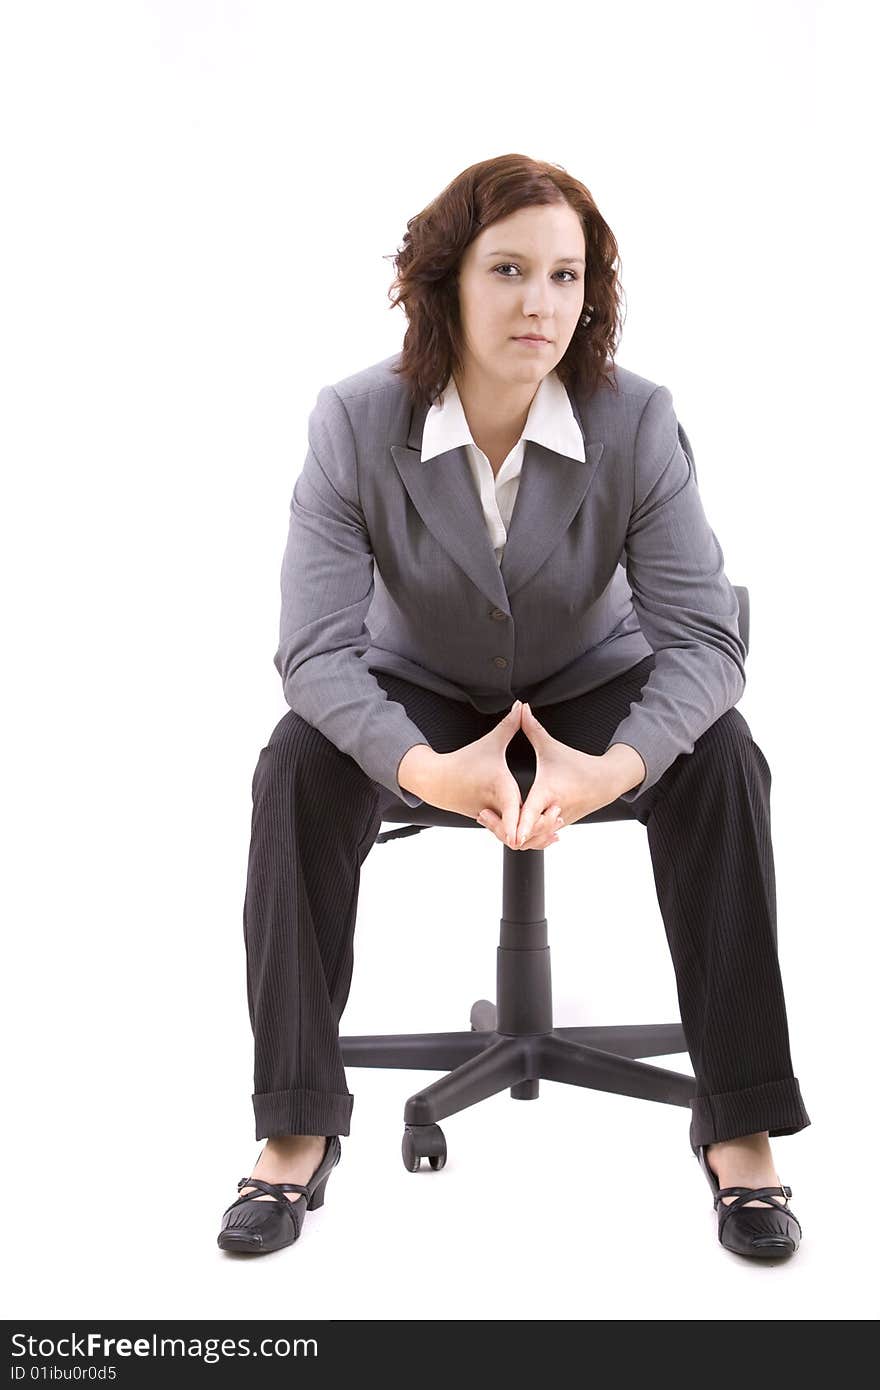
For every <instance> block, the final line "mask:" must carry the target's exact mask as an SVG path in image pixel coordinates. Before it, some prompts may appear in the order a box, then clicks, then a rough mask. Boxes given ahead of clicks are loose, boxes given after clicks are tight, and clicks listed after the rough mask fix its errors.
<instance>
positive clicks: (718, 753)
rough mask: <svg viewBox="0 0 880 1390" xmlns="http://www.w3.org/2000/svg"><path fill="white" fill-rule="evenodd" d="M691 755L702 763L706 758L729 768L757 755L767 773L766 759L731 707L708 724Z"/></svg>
mask: <svg viewBox="0 0 880 1390" xmlns="http://www.w3.org/2000/svg"><path fill="white" fill-rule="evenodd" d="M694 753H695V754H699V755H700V757H701V759H703V760H705V759H707V758H708V759H709V760H710V761H711V762H713V763H715V764H718V765H720V766H730V767H736V766H738V765H741V764H742V763H743V762H748V761H751V760H753V759H754V758H755V756H756V755H757V757H758V760H759V761H760V762H761V763H763V765H764V766H765V767H766V768H767V771H768V774H769V767H768V766H767V759H766V758H765V757H764V754H763V752H762V751H761V749H760V748H759V747H758V745H757V743H755V740H754V739H753V738H752V731H751V729H750V728H749V726H748V723H747V722H746V720H745V719H744V718H743V716H742V715H741V714H740V712H739V710H738V709H735V708H731V709H728V710H725V712H724V714H722V715H720V717H719V718H718V719H716V720H715V722H714V724H710V725H709V728H708V729H706V731H705V733H703V734H701V736H700V737H699V738H698V739H697V741H696V743H695V744H694Z"/></svg>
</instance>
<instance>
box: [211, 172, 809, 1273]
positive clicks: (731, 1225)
mask: <svg viewBox="0 0 880 1390" xmlns="http://www.w3.org/2000/svg"><path fill="white" fill-rule="evenodd" d="M616 262H617V245H616V242H615V240H614V237H613V236H612V233H611V231H610V229H609V228H608V226H607V224H606V223H605V222H604V220H603V219H602V217H601V216H600V215H599V212H598V210H597V209H596V206H595V203H594V201H593V199H592V197H591V196H590V194H589V192H588V190H587V189H586V188H585V187H584V186H583V185H582V184H580V183H578V182H577V180H575V179H573V178H571V177H570V176H569V175H568V174H567V173H566V172H565V171H564V170H562V169H560V168H559V167H558V166H555V165H551V164H546V163H541V162H538V161H534V160H531V159H528V158H525V157H522V156H519V155H509V156H505V157H502V158H498V159H493V160H487V161H485V162H483V163H480V164H476V165H474V166H472V167H471V168H469V169H466V170H465V171H464V172H463V173H462V174H461V175H459V177H458V178H456V179H455V180H454V181H453V182H452V183H451V184H450V185H449V187H447V188H446V189H445V190H444V191H443V192H442V193H441V194H440V195H439V196H438V197H437V198H436V199H435V200H434V201H433V202H432V203H431V204H430V205H429V206H428V207H427V208H425V209H424V211H423V212H422V213H420V214H419V215H418V216H417V217H415V218H413V219H412V220H411V221H410V222H409V224H408V231H407V235H406V237H405V239H404V247H403V249H402V251H401V252H400V254H399V255H398V257H397V260H396V268H397V279H396V281H395V289H396V290H397V296H396V299H395V300H394V302H395V303H402V304H403V305H404V308H405V311H406V313H407V318H408V329H407V333H406V336H405V340H404V346H403V350H402V352H401V353H399V354H397V355H395V357H394V358H392V359H388V360H386V361H384V362H380V363H377V364H375V365H374V366H372V367H369V368H367V369H366V370H365V371H363V372H359V373H357V374H356V375H355V376H353V377H350V378H348V379H346V380H344V381H341V382H337V383H336V384H335V386H333V387H324V388H323V389H322V391H321V392H320V393H319V396H318V403H317V405H316V407H315V409H314V410H313V412H312V415H311V417H310V421H309V450H308V454H307V457H306V462H305V465H304V468H303V471H302V473H301V475H300V477H299V478H298V479H297V482H296V486H295V488H294V494H293V500H292V503H291V518H290V534H289V538H288V544H287V548H286V550H285V555H284V562H283V567H282V615H281V641H280V645H279V648H278V651H277V653H276V656H275V663H276V666H277V668H278V670H279V673H280V675H281V676H282V680H283V683H284V692H285V698H286V700H287V703H288V704H289V705H290V710H289V712H288V713H287V714H286V715H285V716H284V718H283V719H282V720H281V721H280V723H279V724H278V725H277V726H276V728H275V730H274V731H273V733H272V735H271V737H270V739H269V742H268V744H267V746H266V747H264V748H263V749H262V750H261V752H260V757H259V760H258V763H257V767H256V771H255V774H254V781H253V789H252V790H253V808H254V809H253V823H252V837H251V846H250V854H249V860H248V878H247V889H246V895H245V906H244V932H245V944H246V952H247V966H248V977H247V982H248V1005H249V1010H250V1016H251V1023H252V1026H253V1030H254V1039H255V1058H256V1060H255V1070H254V1087H255V1089H254V1095H253V1103H254V1111H255V1118H256V1134H257V1138H258V1139H259V1138H263V1137H265V1138H266V1139H267V1143H266V1146H265V1148H264V1149H263V1150H262V1152H261V1153H260V1155H259V1158H258V1160H257V1163H256V1166H255V1168H254V1170H253V1173H252V1174H251V1176H250V1177H249V1178H242V1179H241V1181H240V1183H239V1193H240V1195H239V1197H238V1199H237V1200H236V1201H234V1202H233V1203H232V1204H231V1205H230V1206H229V1207H228V1208H227V1210H226V1212H225V1213H224V1216H223V1225H222V1229H221V1232H220V1234H219V1236H218V1243H219V1244H220V1246H221V1248H223V1249H227V1250H241V1251H250V1252H254V1253H264V1252H266V1251H268V1250H273V1249H277V1248H279V1247H280V1246H282V1245H287V1244H290V1243H291V1242H292V1241H294V1240H296V1239H297V1237H298V1236H299V1233H300V1230H301V1228H302V1223H303V1219H304V1213H305V1210H306V1209H312V1208H314V1207H316V1206H319V1205H320V1204H321V1203H322V1202H323V1198H324V1191H325V1188H326V1184H327V1180H328V1177H329V1174H330V1172H331V1171H332V1168H333V1167H334V1165H335V1164H336V1163H337V1162H338V1161H339V1157H340V1154H341V1146H340V1139H339V1136H340V1135H344V1134H348V1133H349V1132H350V1119H351V1110H352V1103H353V1096H352V1095H351V1093H350V1092H349V1091H348V1087H347V1082H346V1074H345V1070H344V1067H343V1064H342V1058H341V1053H340V1048H339V1042H338V1037H339V1033H338V1029H339V1021H340V1018H341V1015H342V1012H343V1009H344V1007H345V1003H346V1000H347V997H348V992H349V987H350V982H351V973H352V961H353V949H352V941H353V934H354V927H355V916H356V908H357V892H358V886H359V876H360V867H361V865H362V864H363V862H364V859H365V858H366V855H367V854H368V853H369V851H370V848H371V847H372V844H373V842H374V840H375V837H376V834H377V833H378V829H379V826H380V824H381V819H382V809H383V806H385V805H387V804H389V798H391V799H397V800H403V801H405V802H406V803H407V804H409V805H412V806H415V805H418V804H419V802H420V801H422V800H425V801H428V802H429V803H431V804H433V805H436V806H439V807H443V808H446V809H449V810H453V811H456V812H458V813H459V814H464V815H468V816H472V817H474V818H475V819H478V820H479V821H480V823H481V824H483V825H485V826H486V827H487V828H488V829H489V831H490V832H491V833H493V834H495V835H496V836H497V837H498V838H499V839H500V840H502V842H503V843H505V844H507V845H509V846H510V847H511V848H515V849H519V850H522V851H529V850H537V849H541V850H543V849H545V848H547V847H548V846H549V845H551V844H553V843H555V842H556V840H557V838H558V831H559V829H560V828H561V827H562V826H563V825H567V824H571V823H572V822H574V821H577V820H579V819H580V818H581V817H582V816H585V815H588V814H590V813H591V812H592V811H594V810H596V809H598V808H599V807H600V806H604V805H607V804H609V803H610V802H611V801H614V800H615V799H616V798H617V797H622V798H623V799H624V800H626V801H627V802H629V803H630V804H631V805H632V807H633V812H634V814H635V815H636V816H637V818H638V819H639V820H640V821H641V822H642V824H643V825H645V826H646V829H647V833H648V842H649V847H650V851H651V858H652V864H653V868H654V875H655V880H656V884H657V893H658V900H659V903H660V908H661V912H662V915H663V921H664V925H665V928H666V934H667V938H668V940H669V945H670V950H671V953H672V958H673V964H674V967H675V972H676V980H677V986H678V996H679V1001H680V1005H681V1021H682V1026H683V1029H684V1033H685V1038H686V1041H687V1046H688V1051H689V1053H690V1057H691V1061H692V1063H693V1067H694V1074H695V1077H696V1081H697V1086H696V1093H695V1096H694V1098H693V1100H692V1102H691V1111H692V1117H691V1129H690V1140H691V1147H692V1149H693V1152H694V1153H695V1154H696V1156H697V1158H698V1160H699V1162H700V1164H701V1166H702V1168H703V1171H704V1173H705V1175H706V1178H707V1179H708V1181H709V1183H710V1186H711V1187H712V1191H713V1198H714V1203H715V1207H716V1210H717V1211H718V1235H719V1239H720V1240H721V1242H722V1244H724V1245H725V1246H726V1247H727V1248H728V1249H730V1250H734V1251H737V1252H738V1253H741V1254H746V1255H750V1256H767V1255H780V1254H792V1253H794V1251H795V1250H796V1249H797V1248H798V1244H799V1241H800V1234H801V1232H800V1226H799V1223H798V1221H797V1218H796V1217H795V1215H794V1213H793V1212H792V1211H791V1209H790V1208H789V1207H788V1205H787V1197H788V1196H789V1195H790V1189H789V1188H785V1189H783V1188H782V1187H781V1185H780V1183H779V1178H778V1175H777V1173H776V1169H775V1165H774V1161H773V1157H772V1154H771V1150H770V1144H769V1139H770V1137H771V1136H775V1135H779V1134H794V1133H796V1132H797V1131H798V1130H801V1129H803V1128H805V1126H807V1125H808V1124H809V1123H810V1120H809V1117H808V1115H807V1113H806V1110H805V1108H804V1104H803V1101H802V1099H801V1095H800V1087H799V1083H798V1080H797V1078H796V1077H795V1076H793V1074H792V1064H791V1056H790V1052H789V1039H788V1027H787V1021H786V1014H785V1003H784V998H783V990H782V982H781V978H780V973H779V963H778V959H777V953H776V922H775V912H776V905H775V882H774V871H773V856H772V848H771V843H770V811H769V792H770V770H769V767H768V765H767V762H766V760H765V758H764V755H763V753H762V752H761V750H760V749H759V748H758V746H757V744H755V742H754V741H753V739H752V737H751V734H750V731H749V728H748V725H747V724H746V722H745V720H744V719H743V718H742V716H741V715H740V714H739V712H738V711H737V710H736V709H734V708H733V706H734V705H735V704H736V701H737V700H738V699H739V698H740V695H741V694H742V691H743V688H744V684H745V673H744V669H743V667H744V661H745V646H744V644H743V642H742V639H741V637H740V634H739V628H738V623H737V617H738V602H737V598H736V593H735V591H734V589H733V588H732V586H731V585H730V583H729V581H728V580H727V577H726V576H725V574H724V569H723V555H722V552H721V547H720V546H719V544H718V541H717V539H716V537H715V535H714V533H713V532H712V530H711V528H710V527H709V524H708V522H707V520H706V517H705V515H704V513H703V510H702V506H701V503H700V499H699V494H698V492H697V488H696V480H695V477H694V474H693V469H692V467H691V464H690V459H689V457H688V453H687V451H686V450H685V449H684V447H683V442H684V441H685V440H686V436H684V432H683V431H682V430H681V427H680V426H679V425H678V422H677V420H676V417H675V413H674V410H673V408H672V397H671V394H670V392H669V391H668V390H667V388H665V387H663V386H657V385H655V383H653V382H651V381H649V380H647V379H646V378H643V377H639V376H637V375H636V374H635V373H633V372H629V371H626V370H624V369H622V368H618V367H616V366H615V365H614V362H613V354H614V350H615V348H616V344H617V338H618V331H619V322H620V321H619V302H618V299H619V282H618V277H617V270H616ZM514 503H516V506H514ZM624 567H625V568H624ZM368 616H369V618H370V623H369V625H367V617H368ZM499 716H501V717H500V718H499ZM514 738H517V739H523V738H525V739H527V740H528V741H529V742H530V743H531V744H532V745H533V747H534V748H535V750H536V753H537V771H536V775H535V779H534V783H533V785H532V787H531V789H530V792H529V795H528V797H527V798H526V801H525V803H524V804H523V805H522V806H521V805H520V798H519V791H518V786H517V783H516V781H515V779H514V778H513V776H512V774H511V772H510V770H509V768H508V765H507V762H506V758H505V749H506V748H507V746H508V744H509V743H510V742H511V740H512V739H514ZM780 1199H782V1200H780Z"/></svg>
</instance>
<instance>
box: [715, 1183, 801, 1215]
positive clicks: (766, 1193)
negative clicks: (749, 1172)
mask: <svg viewBox="0 0 880 1390" xmlns="http://www.w3.org/2000/svg"><path fill="white" fill-rule="evenodd" d="M733 1196H739V1201H737V1202H731V1203H730V1204H729V1205H728V1204H727V1203H726V1202H725V1206H726V1207H727V1210H728V1211H736V1209H737V1208H738V1207H741V1206H744V1205H745V1203H746V1202H751V1201H754V1200H755V1198H762V1197H775V1196H780V1197H785V1198H786V1199H788V1198H789V1197H790V1196H791V1188H790V1187H719V1189H718V1191H717V1192H716V1193H715V1205H716V1207H717V1206H718V1203H719V1202H720V1201H721V1198H722V1197H733ZM772 1205H773V1206H774V1207H778V1208H779V1210H780V1211H788V1206H787V1204H786V1202H773V1203H772Z"/></svg>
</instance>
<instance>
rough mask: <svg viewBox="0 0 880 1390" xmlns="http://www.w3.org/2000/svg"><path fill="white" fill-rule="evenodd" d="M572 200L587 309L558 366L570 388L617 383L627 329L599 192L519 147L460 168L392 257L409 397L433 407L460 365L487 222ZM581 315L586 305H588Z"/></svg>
mask: <svg viewBox="0 0 880 1390" xmlns="http://www.w3.org/2000/svg"><path fill="white" fill-rule="evenodd" d="M563 202H565V203H568V205H569V206H570V207H571V208H573V209H574V211H575V212H576V213H577V214H578V216H579V217H580V220H581V226H582V227H583V231H584V241H585V242H586V262H587V264H586V268H585V270H584V301H585V303H584V309H585V310H587V311H589V312H590V314H591V318H590V322H589V324H586V325H585V324H583V322H582V321H581V318H580V316H579V317H578V325H577V328H576V329H575V331H574V334H573V336H572V339H571V342H570V343H569V345H568V348H567V349H566V352H565V355H564V356H563V357H562V359H561V360H560V362H559V363H558V365H557V367H556V371H557V374H558V376H559V378H560V380H561V381H562V382H563V383H564V384H565V385H566V386H568V387H571V388H574V389H579V390H583V391H585V392H586V393H587V394H592V392H593V391H594V390H595V389H596V388H597V387H598V386H599V385H600V384H602V383H603V382H604V383H606V384H608V385H609V386H611V388H612V389H613V390H617V383H616V381H615V379H614V353H615V351H616V349H617V346H618V343H619V340H620V332H621V329H622V327H623V319H622V316H621V303H622V286H621V284H620V281H619V278H618V265H619V260H620V257H619V255H618V249H617V242H616V241H615V239H614V235H613V233H612V231H611V228H610V227H609V226H608V223H607V222H606V221H605V219H604V218H603V217H602V216H601V214H600V212H599V210H598V208H597V207H596V203H595V201H594V199H593V195H592V194H591V193H590V191H589V189H588V188H585V187H584V185H583V184H582V183H580V182H579V181H578V180H577V179H575V178H572V176H571V175H570V174H568V173H566V171H565V169H563V168H562V166H561V165H560V164H547V163H545V162H544V161H543V160H540V159H530V158H529V157H528V156H527V155H523V154H505V155H499V156H498V157H497V158H495V159H484V160H481V161H480V163H478V164H472V165H470V167H469V168H467V169H465V170H463V172H462V173H460V174H459V175H458V176H457V177H456V178H454V179H453V180H452V182H451V183H449V184H447V186H446V187H445V188H444V189H443V191H442V192H441V193H439V194H438V195H437V197H436V198H434V199H433V201H432V202H430V203H428V205H427V207H425V208H423V209H422V211H421V212H418V213H416V214H415V216H414V217H411V218H410V219H409V221H408V222H407V224H406V227H407V230H406V234H405V236H404V238H403V246H402V247H401V248H400V250H399V251H398V253H397V255H396V256H395V257H394V258H393V259H394V266H395V270H396V275H395V278H394V281H393V283H392V286H391V289H390V290H389V298H390V300H391V307H392V308H396V307H397V305H398V304H402V305H403V309H404V313H405V314H406V317H407V330H406V333H405V335H404V339H403V351H402V354H401V360H400V363H399V365H398V366H396V367H395V368H394V369H393V370H394V372H395V374H396V375H399V376H402V377H403V378H404V380H405V381H407V382H408V384H409V390H410V395H411V397H412V399H413V400H421V401H422V402H424V404H426V405H431V404H432V403H433V402H434V400H436V398H437V396H439V394H440V392H441V391H442V390H443V388H444V386H445V385H446V383H447V381H448V380H449V377H450V375H451V374H452V373H453V372H454V371H459V372H460V371H461V366H462V359H461V320H460V315H459V304H458V284H457V281H458V268H459V264H460V262H461V258H462V256H463V254H464V252H465V249H466V248H467V247H468V246H469V245H470V243H471V242H472V241H473V240H474V238H475V237H477V236H478V235H479V234H480V232H481V231H482V230H483V228H484V227H488V226H491V224H492V223H493V222H497V221H499V220H500V219H501V218H503V217H509V216H510V215H511V213H514V212H518V211H519V209H520V208H525V207H535V206H538V205H547V204H552V203H563ZM582 313H583V311H582Z"/></svg>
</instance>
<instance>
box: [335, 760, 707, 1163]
mask: <svg viewBox="0 0 880 1390" xmlns="http://www.w3.org/2000/svg"><path fill="white" fill-rule="evenodd" d="M514 772H515V774H516V775H517V778H518V780H520V777H521V776H522V777H523V779H525V773H523V771H522V769H519V768H515V769H514ZM520 790H521V792H522V794H523V795H526V794H527V793H528V785H526V784H525V780H522V781H520ZM392 833H394V832H392ZM502 906H503V915H502V918H501V938H500V943H499V945H498V949H497V962H496V990H497V999H498V1003H497V1005H496V1004H493V1003H492V1002H491V1001H490V1000H488V999H478V1000H477V1002H476V1003H475V1004H474V1005H473V1007H472V1009H471V1027H470V1031H469V1032H467V1033H464V1032H461V1033H403V1034H391V1035H385V1036H367V1037H340V1039H339V1043H340V1048H341V1051H342V1060H343V1063H344V1065H346V1066H353V1067H416V1068H423V1069H425V1070H428V1071H446V1072H448V1075H447V1076H441V1077H440V1078H439V1080H437V1081H434V1082H433V1083H432V1084H431V1085H430V1086H426V1087H425V1088H424V1090H421V1091H417V1092H416V1094H415V1095H413V1096H410V1098H409V1100H408V1101H407V1102H406V1106H405V1108H404V1125H405V1126H406V1129H405V1133H404V1140H403V1160H404V1164H405V1166H406V1167H407V1168H409V1169H410V1170H411V1171H412V1172H415V1171H416V1170H417V1168H418V1166H419V1159H420V1157H425V1156H427V1157H429V1159H430V1161H431V1166H432V1167H435V1168H440V1167H442V1166H443V1164H444V1163H445V1161H446V1144H445V1139H444V1137H443V1131H442V1130H441V1129H440V1128H439V1126H438V1125H437V1121H438V1120H442V1119H443V1118H444V1117H445V1116H447V1115H454V1114H455V1113H456V1112H457V1111H459V1110H465V1109H467V1107H468V1106H470V1105H475V1104H476V1103H477V1102H478V1101H481V1100H486V1099H487V1098H488V1097H489V1096H494V1095H497V1093H498V1092H499V1091H503V1090H505V1089H506V1088H508V1087H509V1088H510V1094H511V1097H512V1099H514V1100H537V1099H538V1088H539V1083H540V1081H541V1079H542V1078H543V1079H544V1080H547V1081H563V1082H566V1083H567V1084H568V1085H570V1086H586V1087H589V1088H591V1089H592V1090H594V1091H610V1092H612V1093H614V1094H615V1095H622V1096H635V1097H638V1098H639V1099H640V1100H656V1101H661V1102H662V1103H664V1104H666V1105H683V1106H687V1105H689V1104H690V1101H691V1098H692V1097H693V1096H694V1095H696V1090H697V1083H696V1079H695V1078H694V1077H693V1076H688V1075H686V1074H683V1073H681V1072H675V1071H667V1070H666V1069H665V1068H663V1067H654V1066H650V1065H649V1064H648V1063H646V1062H638V1061H635V1060H634V1059H635V1058H637V1057H652V1056H667V1055H671V1054H672V1053H676V1052H686V1051H687V1045H686V1042H685V1036H684V1030H683V1029H682V1026H681V1024H680V1023H668V1024H666V1023H661V1024H653V1025H652V1024H644V1025H641V1024H624V1025H620V1026H614V1025H607V1026H601V1025H600V1026H596V1027H583V1028H554V1027H553V1001H552V989H551V979H550V946H549V944H548V935H547V918H546V917H545V916H544V852H543V850H536V851H530V852H528V853H525V854H524V853H522V852H521V851H517V850H512V849H509V848H508V847H507V846H505V847H504V863H503V904H502Z"/></svg>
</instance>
